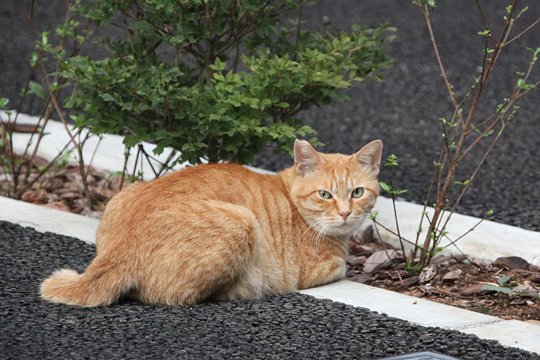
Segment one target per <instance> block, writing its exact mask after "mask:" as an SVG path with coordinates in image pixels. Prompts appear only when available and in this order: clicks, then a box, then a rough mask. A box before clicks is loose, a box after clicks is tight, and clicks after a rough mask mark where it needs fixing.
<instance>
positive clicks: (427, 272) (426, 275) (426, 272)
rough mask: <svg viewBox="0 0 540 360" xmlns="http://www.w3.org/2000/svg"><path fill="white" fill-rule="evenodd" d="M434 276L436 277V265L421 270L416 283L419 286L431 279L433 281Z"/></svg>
mask: <svg viewBox="0 0 540 360" xmlns="http://www.w3.org/2000/svg"><path fill="white" fill-rule="evenodd" d="M435 275H437V265H436V264H431V265H428V266H426V267H425V268H423V269H422V271H421V272H420V275H418V282H419V283H420V284H425V283H427V282H428V281H430V280H431V279H433V278H434V277H435Z"/></svg>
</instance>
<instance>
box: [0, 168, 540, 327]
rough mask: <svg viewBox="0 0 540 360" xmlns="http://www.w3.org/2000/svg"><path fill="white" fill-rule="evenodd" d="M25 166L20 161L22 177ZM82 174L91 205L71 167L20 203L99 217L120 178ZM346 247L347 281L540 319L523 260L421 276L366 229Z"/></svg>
mask: <svg viewBox="0 0 540 360" xmlns="http://www.w3.org/2000/svg"><path fill="white" fill-rule="evenodd" d="M44 164H46V162H45V161H44V160H41V159H38V160H37V161H36V164H35V165H33V166H32V169H31V171H30V176H29V177H28V179H26V178H25V177H24V176H21V177H20V178H19V180H20V183H21V184H23V185H24V184H25V183H27V182H30V181H32V179H33V177H35V176H37V174H38V173H39V169H40V166H43V165H44ZM26 166H27V164H25V163H24V162H23V171H22V172H21V173H22V174H24V173H25V171H26ZM86 171H87V172H88V174H89V175H88V178H87V179H88V180H87V181H88V188H89V190H90V196H91V202H92V203H91V205H89V203H88V201H87V200H86V197H85V195H84V192H83V182H82V178H81V175H80V172H79V168H78V166H74V165H65V166H62V167H60V166H57V167H53V168H52V170H51V171H50V172H48V173H47V174H46V175H45V176H43V177H42V178H41V179H39V180H38V181H36V182H35V183H34V184H33V185H32V186H31V187H30V188H29V189H27V190H26V191H24V192H23V193H22V194H21V196H20V199H21V200H23V201H27V202H30V203H34V204H38V205H42V206H47V207H51V208H54V209H58V210H63V211H69V212H72V213H76V214H81V215H86V216H91V217H95V218H100V217H101V215H102V214H103V210H104V209H105V205H106V204H107V202H108V200H109V199H110V198H111V197H112V196H114V194H116V193H117V192H118V191H119V189H120V183H121V178H120V176H111V175H107V174H106V173H101V172H97V171H95V170H93V169H91V168H88V169H86ZM10 176H11V175H10V174H5V173H3V172H2V167H1V166H0V196H9V193H8V190H7V186H6V181H9V179H10ZM349 248H350V255H349V257H348V258H347V263H348V266H349V268H348V272H347V277H348V279H349V280H352V281H356V282H360V283H363V284H367V285H372V286H376V287H380V288H384V289H388V290H392V291H396V292H400V293H403V294H407V295H411V296H415V297H421V298H424V299H428V300H432V301H436V302H440V303H444V304H448V305H452V306H457V307H460V308H464V309H467V310H472V311H476V312H481V313H485V314H489V315H493V316H498V317H501V318H503V319H518V320H529V321H533V322H538V321H540V298H539V290H540V268H538V267H535V266H533V265H531V264H528V263H527V261H525V260H524V259H520V258H515V257H511V258H500V259H498V260H497V261H495V262H494V263H492V264H486V263H484V262H482V261H480V260H477V259H471V258H467V257H465V256H447V255H437V256H435V257H434V258H433V260H432V262H431V265H430V266H429V267H427V268H426V269H425V270H424V271H423V272H422V273H420V274H412V273H410V272H408V271H407V270H406V269H405V262H404V259H403V256H402V254H401V252H400V251H399V250H396V249H393V248H392V247H391V246H390V245H388V244H384V243H380V242H378V241H377V240H376V239H375V238H374V236H373V230H372V229H371V227H368V228H367V230H366V231H365V232H364V234H362V235H361V236H359V237H355V238H353V239H351V240H350V241H349Z"/></svg>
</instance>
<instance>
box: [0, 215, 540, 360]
mask: <svg viewBox="0 0 540 360" xmlns="http://www.w3.org/2000/svg"><path fill="white" fill-rule="evenodd" d="M93 255H94V247H93V246H91V245H88V244H85V243H83V242H82V241H79V240H76V239H73V238H69V237H66V236H60V235H57V234H52V233H45V234H42V233H38V232H36V231H35V230H33V229H31V228H23V227H21V226H18V225H14V224H11V223H8V222H2V221H0V329H2V330H1V331H0V354H2V355H1V356H0V357H1V358H3V359H27V358H34V359H37V358H39V359H58V358H71V359H82V358H90V357H91V358H126V359H128V358H137V359H140V358H178V359H203V358H204V359H255V358H257V359H272V358H276V359H278V358H279V359H288V358H290V359H292V358H294V359H302V358H306V359H349V358H351V359H358V358H363V359H364V358H366V359H367V358H383V357H386V356H391V355H398V354H403V353H410V352H416V351H435V352H439V353H442V354H446V355H450V356H455V357H459V358H461V359H475V360H479V359H540V356H538V355H535V354H532V353H528V352H526V351H522V350H518V349H512V348H506V347H503V346H501V345H499V344H498V343H497V342H495V341H487V340H480V339H478V338H477V337H476V336H473V335H466V334H462V333H459V332H457V331H448V330H443V329H439V328H428V327H421V326H416V325H412V324H409V323H407V322H405V321H402V320H398V319H393V318H390V317H387V316H385V315H380V314H377V313H373V312H370V311H368V310H366V309H362V308H354V307H352V306H348V305H344V304H341V303H335V302H331V301H325V300H317V299H315V298H313V297H310V296H306V295H300V294H288V295H283V296H274V297H270V298H268V299H264V300H258V301H237V302H227V303H208V304H201V305H198V306H194V307H184V308H182V307H176V308H171V307H165V306H150V305H142V304H139V303H136V302H125V303H122V304H118V305H114V306H110V307H102V308H93V309H82V308H75V307H69V306H64V305H53V304H49V303H45V302H42V301H41V300H40V298H39V297H38V294H37V289H38V286H39V283H40V281H41V280H42V279H43V278H44V277H46V276H48V275H49V274H50V273H51V272H52V271H53V270H55V269H57V268H59V267H71V268H75V269H77V270H83V269H84V267H85V265H86V264H87V263H88V262H89V261H90V260H91V259H92V257H93Z"/></svg>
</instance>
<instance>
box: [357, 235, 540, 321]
mask: <svg viewBox="0 0 540 360" xmlns="http://www.w3.org/2000/svg"><path fill="white" fill-rule="evenodd" d="M349 247H350V250H351V254H350V256H349V257H348V259H347V263H348V265H349V270H348V272H347V277H348V279H349V280H352V281H356V282H360V283H363V284H367V285H371V286H376V287H379V288H384V289H388V290H392V291H397V292H400V293H402V294H406V295H411V296H415V297H419V298H424V299H428V300H432V301H436V302H440V303H444V304H448V305H452V306H457V307H460V308H463V309H467V310H472V311H476V312H481V313H484V314H489V315H493V316H497V317H500V318H503V319H517V320H524V321H531V322H534V323H539V321H540V298H539V292H540V268H539V267H536V266H533V265H532V264H529V263H528V262H527V261H526V260H525V259H522V258H519V257H501V258H498V259H497V260H496V261H494V262H493V263H491V264H487V263H485V262H483V261H481V260H478V259H474V258H468V257H466V256H463V255H459V256H450V255H436V256H435V257H434V258H433V259H432V261H431V264H430V265H429V266H428V267H426V268H425V269H424V270H423V271H422V272H421V273H420V274H412V273H410V272H408V271H407V270H406V269H405V261H404V259H403V256H402V255H401V252H400V251H396V250H395V249H393V248H392V247H391V246H390V245H388V244H382V243H380V242H378V241H377V240H376V239H375V238H373V236H372V230H371V228H368V229H367V230H366V231H365V232H364V234H363V236H360V237H356V238H354V239H351V240H350V241H349ZM387 253H388V254H389V255H386V254H387ZM383 255H386V256H383ZM371 259H375V260H376V262H377V263H378V264H380V266H378V267H376V268H375V269H374V270H372V269H373V265H372V264H371V262H370V261H371ZM390 259H391V260H390ZM366 270H367V272H366Z"/></svg>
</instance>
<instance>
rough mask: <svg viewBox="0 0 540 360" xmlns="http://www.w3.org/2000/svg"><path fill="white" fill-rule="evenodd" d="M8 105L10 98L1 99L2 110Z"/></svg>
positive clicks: (0, 106)
mask: <svg viewBox="0 0 540 360" xmlns="http://www.w3.org/2000/svg"><path fill="white" fill-rule="evenodd" d="M7 104H9V99H8V98H0V109H1V108H4V107H6V105H7Z"/></svg>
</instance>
